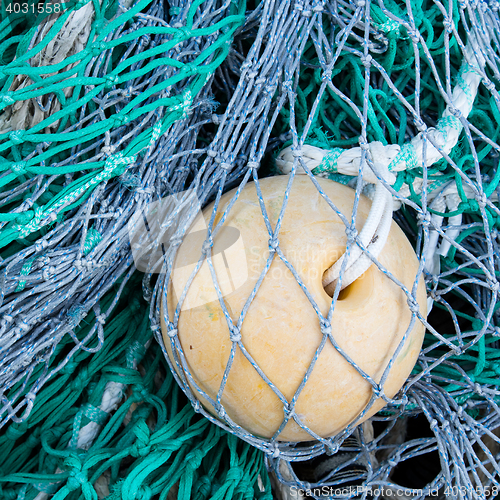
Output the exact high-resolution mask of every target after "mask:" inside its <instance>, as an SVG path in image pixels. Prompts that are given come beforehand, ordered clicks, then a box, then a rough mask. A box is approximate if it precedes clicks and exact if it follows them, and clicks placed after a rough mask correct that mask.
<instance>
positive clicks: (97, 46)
mask: <svg viewBox="0 0 500 500" xmlns="http://www.w3.org/2000/svg"><path fill="white" fill-rule="evenodd" d="M105 50H106V44H105V43H104V42H96V43H93V44H92V48H91V53H92V55H93V56H94V57H98V56H100V55H101V54H102V53H103V52H104V51H105Z"/></svg>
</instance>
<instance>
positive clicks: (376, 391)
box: [372, 384, 385, 399]
mask: <svg viewBox="0 0 500 500" xmlns="http://www.w3.org/2000/svg"><path fill="white" fill-rule="evenodd" d="M372 392H373V395H374V396H375V397H376V398H377V399H380V398H383V397H384V396H385V392H384V387H383V386H381V385H380V384H377V385H374V386H373V387H372Z"/></svg>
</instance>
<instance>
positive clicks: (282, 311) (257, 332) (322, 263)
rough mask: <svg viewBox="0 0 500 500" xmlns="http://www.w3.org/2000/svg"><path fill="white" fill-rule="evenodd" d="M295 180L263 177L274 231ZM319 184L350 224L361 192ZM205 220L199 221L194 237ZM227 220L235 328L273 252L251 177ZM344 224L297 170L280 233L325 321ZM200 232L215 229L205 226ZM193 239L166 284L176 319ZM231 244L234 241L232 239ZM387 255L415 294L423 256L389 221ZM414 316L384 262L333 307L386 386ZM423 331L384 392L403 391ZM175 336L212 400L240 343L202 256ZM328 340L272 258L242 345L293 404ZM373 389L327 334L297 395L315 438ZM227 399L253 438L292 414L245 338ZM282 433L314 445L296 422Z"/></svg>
mask: <svg viewBox="0 0 500 500" xmlns="http://www.w3.org/2000/svg"><path fill="white" fill-rule="evenodd" d="M288 181H289V177H288V176H278V177H271V178H266V179H262V180H260V181H259V184H260V187H261V190H262V196H263V199H264V201H265V206H266V210H267V215H268V218H269V221H270V223H271V226H272V228H273V230H274V228H275V226H276V222H277V220H278V217H279V214H280V210H281V207H282V205H283V201H284V195H285V191H286V187H287V184H288ZM317 181H318V182H319V184H320V186H321V188H322V189H323V191H324V192H325V193H326V194H327V195H328V197H329V198H330V199H331V200H332V201H333V203H334V204H335V205H336V207H338V209H339V210H340V211H341V212H342V213H343V214H344V215H345V216H346V217H347V219H348V220H350V218H351V214H352V208H353V203H354V194H355V193H354V191H353V190H352V189H351V188H349V187H346V186H343V185H341V184H338V183H335V182H333V181H330V180H325V179H319V178H318V179H317ZM233 195H234V191H231V192H229V193H226V194H225V195H224V196H222V198H221V200H220V204H219V209H218V212H217V216H216V219H215V223H217V222H218V221H219V220H220V219H221V217H222V213H223V211H224V210H225V208H226V207H227V206H228V204H229V202H230V200H231V198H232V197H233ZM370 206H371V202H370V200H369V199H368V198H366V197H364V196H362V197H361V199H360V201H359V206H358V210H357V221H356V227H357V229H358V231H360V230H361V228H362V227H363V224H364V222H365V220H366V218H367V216H368V213H369V211H370ZM212 208H213V206H212V205H211V206H209V207H207V208H206V209H205V211H204V219H206V220H207V221H208V220H209V219H210V214H211V213H212ZM200 221H201V224H200ZM202 226H203V220H201V217H200V220H198V222H197V224H195V226H193V228H194V229H193V230H192V231H191V235H192V234H195V231H194V230H195V229H196V228H200V227H202ZM224 227H225V228H227V229H226V230H225V231H222V232H219V234H217V235H216V236H215V237H214V240H213V241H214V245H213V247H212V255H213V263H214V269H215V272H216V275H217V278H218V281H219V285H220V288H221V292H222V295H223V297H224V301H225V304H226V307H227V311H228V312H229V315H230V317H231V319H232V322H233V324H234V325H236V323H237V321H238V318H239V317H240V314H241V312H242V310H243V307H244V305H245V303H246V302H247V300H248V298H249V296H250V295H251V293H252V291H253V289H254V287H255V286H256V283H257V281H258V279H259V276H260V275H261V273H262V270H263V269H264V267H265V266H266V261H267V259H268V257H269V253H270V249H269V239H270V238H269V234H268V230H267V228H266V225H265V223H264V218H263V216H262V212H261V207H260V205H259V200H258V196H257V191H256V187H255V184H254V183H249V184H248V185H247V186H246V187H245V188H244V189H243V190H242V192H241V193H240V196H239V198H238V200H237V201H236V203H235V204H234V206H233V207H232V208H231V209H230V210H229V212H228V215H227V218H226V220H225V222H224ZM229 228H230V229H229ZM345 229H346V227H345V224H344V223H343V222H342V221H341V219H340V218H339V216H338V215H337V214H336V213H335V211H333V210H332V208H331V207H330V206H329V205H328V204H327V202H326V201H325V200H324V199H323V197H322V196H321V195H320V193H319V192H318V190H317V188H316V187H315V186H314V184H313V183H312V182H311V180H310V179H309V178H308V177H307V176H296V177H295V179H294V180H293V185H292V188H291V191H290V196H289V200H288V204H287V207H286V211H285V215H284V218H283V221H282V225H281V229H280V231H279V247H280V249H281V251H282V252H283V254H284V255H285V257H286V259H287V260H288V261H289V262H290V264H292V266H293V267H294V269H295V270H296V272H297V273H298V275H299V276H300V279H301V280H302V282H303V284H304V285H305V287H306V288H307V290H308V291H309V293H310V294H311V296H312V297H313V299H314V301H315V303H316V304H317V307H318V309H319V311H320V313H321V314H322V315H323V317H326V316H327V315H328V311H329V308H330V305H331V302H332V297H330V295H329V294H327V293H326V291H325V289H324V288H323V285H322V277H323V274H324V273H325V271H326V270H327V269H328V268H329V267H330V266H331V265H332V264H333V263H334V262H336V261H337V260H338V259H339V258H340V257H341V256H342V254H343V253H344V252H345V249H346V241H347V237H346V232H345ZM228 231H229V232H228ZM231 231H232V234H230V233H231ZM203 234H204V235H205V236H206V232H204V233H203ZM191 235H188V237H187V238H186V239H185V241H184V242H183V244H182V245H181V246H180V248H179V251H178V253H177V260H176V262H175V266H174V269H173V271H172V277H171V280H170V281H169V284H168V286H169V289H168V295H167V297H168V300H167V304H168V311H169V316H170V318H173V314H174V310H175V307H176V306H177V303H178V300H179V297H180V296H181V294H182V291H183V290H184V288H185V286H186V283H187V282H188V280H189V276H190V275H191V273H192V270H193V269H194V267H195V264H194V263H195V262H197V261H198V259H199V257H200V255H201V243H195V240H194V239H193V238H190V236H191ZM205 236H204V237H203V238H202V239H204V238H205ZM198 240H200V238H198ZM224 240H225V243H224ZM229 240H231V242H233V244H232V245H229V246H228V245H227V241H229ZM200 241H201V240H200ZM378 260H379V262H380V263H381V264H382V265H383V266H384V267H385V268H386V269H387V270H388V271H389V272H390V273H392V274H393V275H394V276H395V277H396V278H397V279H398V280H399V281H400V282H401V283H403V284H404V285H405V286H406V288H407V289H408V290H410V291H411V289H412V286H413V283H414V282H415V279H416V276H417V271H418V260H417V257H416V255H415V252H414V251H413V248H412V247H411V245H410V243H409V241H408V240H407V238H406V236H405V235H404V234H403V232H402V231H401V229H400V228H399V227H398V226H397V224H396V223H395V222H392V227H391V230H390V232H389V237H388V239H387V242H386V244H385V246H384V248H383V250H382V252H381V254H380V255H379V257H378ZM419 281H420V282H419V287H418V293H417V301H418V304H419V307H420V313H421V315H422V316H424V317H425V315H426V294H425V287H424V283H423V279H422V278H420V280H419ZM411 318H412V312H411V310H410V308H409V306H408V301H407V296H406V294H405V293H404V292H403V290H402V289H401V288H400V287H399V286H398V285H397V284H395V283H394V282H393V281H392V280H391V279H390V278H389V277H387V276H386V275H385V274H384V273H383V272H382V271H380V270H379V269H378V267H377V266H375V265H372V266H371V267H370V268H369V269H368V270H367V271H366V272H365V273H364V274H363V275H362V276H361V277H360V278H359V279H357V280H356V281H354V282H353V283H352V284H351V285H349V286H348V287H347V288H345V289H344V290H342V292H341V294H340V295H339V298H338V301H337V303H336V304H335V309H334V312H333V316H332V321H331V333H332V336H333V338H334V339H335V341H336V343H337V344H338V346H339V348H340V349H341V350H342V351H343V352H345V353H346V355H347V356H348V357H349V358H351V359H352V360H353V361H354V362H355V363H356V364H357V365H358V367H359V368H360V369H362V370H363V371H364V372H365V373H366V374H368V375H369V376H370V377H372V378H373V380H374V381H375V382H376V383H378V382H379V381H380V379H381V377H382V374H383V372H384V370H385V368H386V367H387V365H388V363H389V361H390V360H391V358H392V356H393V354H394V352H395V351H396V349H397V347H398V344H399V343H400V341H401V339H402V338H403V336H404V334H405V331H406V330H407V328H408V326H409V325H410V321H411ZM424 330H425V328H424V326H423V324H422V323H421V322H420V321H419V320H418V319H417V320H416V322H415V324H414V326H413V329H412V330H411V332H410V334H409V335H408V337H407V339H406V342H405V344H404V345H403V347H402V349H401V351H400V353H399V355H398V356H397V358H396V359H395V360H394V362H393V365H392V367H391V369H390V372H389V376H388V378H387V380H386V382H385V385H384V392H385V394H386V395H387V396H389V397H393V396H394V395H396V393H397V392H398V391H399V389H400V388H401V387H402V386H403V384H404V382H405V381H406V379H407V378H408V376H409V375H410V373H411V371H412V368H413V366H414V364H415V362H416V360H417V358H418V355H419V352H420V349H421V346H422V341H423V336H424ZM162 331H163V336H164V340H165V344H166V346H167V350H168V353H169V356H170V358H171V359H172V351H171V343H170V338H169V337H168V335H167V331H166V325H165V324H164V323H162ZM178 336H179V341H180V343H181V346H182V349H183V352H184V355H185V359H186V362H187V364H188V366H189V370H190V372H191V374H192V376H193V378H194V380H195V381H196V383H197V384H198V385H199V386H200V387H201V388H202V389H203V390H204V391H205V392H206V393H207V394H208V395H209V396H210V397H211V398H213V399H214V400H215V399H216V396H217V392H218V391H219V387H220V384H221V381H222V378H223V374H224V370H225V368H226V365H227V362H228V359H229V357H230V352H231V347H232V345H233V342H232V341H231V338H230V329H229V327H228V322H227V320H226V317H225V316H224V313H223V309H222V307H221V305H220V303H219V301H218V299H217V294H216V291H215V287H214V285H213V281H212V276H211V273H210V269H209V266H208V263H207V261H204V262H203V264H202V266H201V268H200V269H199V272H198V273H197V275H196V277H195V278H194V280H193V281H192V283H191V286H190V287H189V289H188V292H187V294H186V296H185V300H184V302H183V305H182V308H181V312H180V316H179V322H178ZM233 338H234V337H233ZM322 338H323V335H322V332H321V328H320V320H319V318H318V314H317V313H316V311H315V309H314V308H313V306H312V305H311V302H310V301H309V299H308V298H307V297H306V295H305V293H304V291H303V290H302V288H301V287H300V286H299V284H298V283H297V281H296V279H295V277H294V276H293V274H292V272H291V271H290V270H289V269H288V268H287V266H286V265H285V263H284V262H283V261H282V260H281V259H280V258H279V257H278V255H277V254H275V256H274V259H273V262H272V264H271V266H270V268H269V270H268V272H267V274H266V276H265V278H264V280H263V281H262V283H261V286H260V287H259V289H258V291H257V294H256V295H255V297H254V298H253V300H252V302H251V304H250V307H249V309H248V311H247V314H246V316H245V318H244V321H243V324H242V327H241V343H242V344H243V345H244V347H245V349H246V350H247V351H248V353H249V354H250V355H251V356H252V358H253V359H254V360H255V362H256V363H257V364H258V366H259V367H260V368H261V370H262V371H263V373H264V374H265V375H266V376H267V377H268V378H269V380H270V381H271V382H272V383H273V384H274V385H275V386H276V388H277V389H278V390H279V391H280V392H281V394H282V395H283V396H284V397H285V398H286V400H287V401H289V402H290V401H291V400H292V398H293V396H294V394H295V392H296V391H297V389H298V387H299V385H300V384H301V382H302V380H303V379H304V375H305V374H306V371H307V369H308V367H309V365H310V364H311V361H312V360H313V357H314V355H315V353H316V350H317V349H318V347H319V346H320V344H321V341H322ZM193 392H194V394H195V395H196V396H197V397H198V399H200V401H201V402H202V403H203V405H204V406H205V407H206V408H207V409H208V410H209V411H210V412H211V413H213V414H214V415H215V410H214V408H213V407H212V406H211V405H210V404H209V403H208V402H207V401H206V400H205V399H204V398H202V397H201V395H200V394H198V393H197V391H196V390H193ZM371 396H372V385H371V384H370V383H369V382H368V381H367V380H366V379H365V378H363V376H362V375H361V374H360V373H359V372H358V371H357V370H356V369H355V368H354V367H353V366H352V365H351V363H349V362H348V361H347V360H346V359H345V358H344V357H343V356H342V354H340V353H339V352H338V350H337V349H335V347H334V346H333V345H332V343H331V342H330V341H329V340H327V342H326V344H325V346H324V348H323V350H322V352H321V354H320V355H319V357H318V359H317V361H316V363H315V365H314V368H313V370H312V373H311V375H310V377H309V379H308V380H307V382H306V384H305V386H304V387H303V390H302V391H301V393H300V395H299V397H298V399H297V401H296V405H295V414H296V415H297V416H298V417H299V418H300V421H301V422H302V423H303V424H305V425H306V426H307V427H308V428H310V429H311V430H312V431H314V432H315V433H316V434H318V435H320V436H322V437H329V436H333V435H335V434H337V433H339V432H341V431H342V430H343V429H345V427H346V426H347V425H348V424H349V423H351V422H353V421H354V420H355V419H356V418H357V416H358V415H359V414H360V413H361V412H362V411H363V410H364V409H365V408H366V405H367V404H368V402H369V400H370V398H371ZM221 402H222V405H223V407H224V409H225V411H226V413H227V414H228V415H229V417H230V418H231V419H232V420H233V421H234V422H236V423H237V424H238V425H240V426H242V427H243V428H244V429H246V430H247V431H249V432H251V433H252V434H254V435H256V436H261V437H264V438H270V437H271V436H273V434H274V433H275V432H276V431H277V429H278V428H279V426H280V424H281V423H282V421H283V418H284V408H283V403H282V402H281V401H280V399H279V398H278V396H277V395H276V394H275V393H274V392H273V390H272V389H271V388H270V387H269V385H268V384H267V383H266V381H264V380H263V378H262V377H261V376H260V375H259V374H258V372H257V371H256V370H255V368H254V367H253V366H252V365H251V363H250V362H249V361H248V359H247V358H246V357H245V356H244V354H243V353H242V351H241V349H240V347H239V346H236V349H235V355H234V359H233V363H232V367H231V370H230V372H229V376H228V378H227V381H226V385H225V388H224V391H223V394H222V398H221ZM384 405H385V402H384V401H383V400H382V399H381V398H379V399H377V400H376V401H375V403H374V404H373V406H372V407H371V408H370V409H369V410H368V411H367V413H366V414H365V415H364V416H363V419H362V420H366V419H367V418H369V417H370V416H372V415H373V414H374V413H376V412H377V411H378V410H380V409H381V408H382V407H383V406H384ZM362 420H360V421H359V423H361V421H362ZM278 439H279V440H280V441H292V442H298V441H310V440H311V435H310V434H309V433H308V432H306V431H305V430H304V429H302V428H301V427H300V426H299V425H298V424H297V423H296V422H295V421H293V419H291V420H290V421H289V422H288V423H287V425H286V426H285V427H284V429H283V430H282V432H281V433H280V435H279V438H278Z"/></svg>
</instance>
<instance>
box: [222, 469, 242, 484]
mask: <svg viewBox="0 0 500 500" xmlns="http://www.w3.org/2000/svg"><path fill="white" fill-rule="evenodd" d="M242 476H243V474H242V472H241V469H240V468H239V467H231V468H230V469H229V470H228V471H227V475H226V481H234V482H235V483H239V482H240V481H241V478H242Z"/></svg>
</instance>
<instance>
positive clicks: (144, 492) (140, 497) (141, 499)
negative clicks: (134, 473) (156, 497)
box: [135, 484, 153, 500]
mask: <svg viewBox="0 0 500 500" xmlns="http://www.w3.org/2000/svg"><path fill="white" fill-rule="evenodd" d="M152 496H153V491H152V490H151V488H150V487H149V486H146V485H144V484H143V485H142V486H141V487H140V488H139V489H138V490H137V493H136V497H135V498H136V500H150V499H151V497H152Z"/></svg>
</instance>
